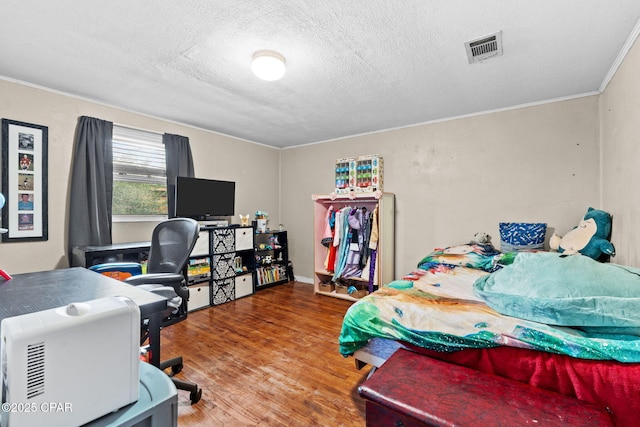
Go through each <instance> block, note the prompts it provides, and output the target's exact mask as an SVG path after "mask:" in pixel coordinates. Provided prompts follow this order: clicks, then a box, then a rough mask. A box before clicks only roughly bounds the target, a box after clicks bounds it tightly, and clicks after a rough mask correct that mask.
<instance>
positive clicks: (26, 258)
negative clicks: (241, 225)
mask: <svg viewBox="0 0 640 427" xmlns="http://www.w3.org/2000/svg"><path fill="white" fill-rule="evenodd" d="M0 94H1V96H0V117H2V118H6V119H11V120H18V121H22V122H27V123H34V124H38V125H42V126H47V127H48V130H49V145H48V148H49V174H48V183H49V185H48V191H49V209H48V214H49V221H48V224H49V239H48V240H47V241H43V242H24V243H23V242H11V243H0V268H3V269H5V270H7V271H8V272H9V273H10V274H17V273H24V272H31V271H40V270H50V269H55V268H65V267H67V266H68V262H67V249H66V248H67V243H66V242H67V227H68V224H67V223H68V218H67V208H68V206H69V203H73V201H70V200H69V191H68V189H69V182H70V179H71V177H70V168H71V159H72V153H73V151H72V149H73V141H74V132H75V128H76V124H77V121H78V117H80V116H92V117H98V118H101V119H104V120H110V121H113V122H115V123H119V124H123V125H127V126H133V127H138V128H142V129H148V130H154V131H157V132H167V133H174V134H179V135H184V136H187V137H189V139H190V143H191V149H192V152H193V157H194V164H195V171H196V176H197V177H199V178H212V179H224V180H230V181H236V213H242V214H245V213H247V214H251V216H253V213H255V211H256V210H266V211H267V212H269V213H270V214H271V221H272V222H274V223H275V224H278V222H279V211H278V209H279V203H278V201H279V200H278V199H279V181H278V180H279V150H278V149H274V148H269V147H265V146H261V145H257V144H253V143H249V142H245V141H241V140H238V139H234V138H230V137H226V136H222V135H219V134H215V133H212V132H206V131H202V130H198V129H194V128H191V127H188V126H181V125H178V124H174V123H170V122H166V121H162V120H158V119H154V118H150V117H147V116H143V115H139V114H134V113H131V112H127V111H123V110H119V109H116V108H111V107H107V106H104V105H100V104H96V103H92V102H87V101H84V100H80V99H77V98H73V97H69V96H64V95H61V94H58V93H54V92H50V91H46V90H41V89H37V88H33V87H29V86H25V85H22V84H18V83H14V82H8V81H3V80H0ZM236 220H237V217H236ZM236 222H239V221H236ZM154 225H155V223H128V224H123V223H114V230H113V241H114V243H122V242H135V241H143V240H149V238H150V236H151V230H152V229H153V226H154Z"/></svg>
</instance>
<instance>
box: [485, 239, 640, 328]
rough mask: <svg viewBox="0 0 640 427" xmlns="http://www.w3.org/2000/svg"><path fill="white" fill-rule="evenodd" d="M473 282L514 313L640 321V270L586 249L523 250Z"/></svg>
mask: <svg viewBox="0 0 640 427" xmlns="http://www.w3.org/2000/svg"><path fill="white" fill-rule="evenodd" d="M473 286H474V291H475V293H476V295H477V296H479V297H480V298H482V299H483V300H484V301H485V302H486V303H487V305H488V306H489V307H491V308H493V309H494V310H496V311H497V312H499V313H502V314H506V315H508V316H512V317H518V318H521V319H526V320H532V321H535V322H539V323H547V324H551V325H559V326H575V327H610V328H619V327H626V328H629V327H639V326H640V270H639V269H635V268H631V267H624V266H621V265H617V264H603V263H599V262H597V261H595V260H593V259H591V258H589V257H587V256H584V255H571V256H566V255H561V254H558V253H555V252H521V253H519V254H518V256H516V257H515V259H514V260H513V263H512V264H511V265H508V266H505V267H504V268H502V269H501V270H499V271H497V272H495V273H493V274H490V275H488V276H485V277H482V278H480V279H478V280H477V281H476V282H475V283H474V285H473Z"/></svg>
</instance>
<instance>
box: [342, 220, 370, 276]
mask: <svg viewBox="0 0 640 427" xmlns="http://www.w3.org/2000/svg"><path fill="white" fill-rule="evenodd" d="M347 222H348V224H349V232H350V234H351V241H350V243H349V247H348V252H347V257H346V262H345V266H344V269H343V270H342V273H341V276H342V277H343V278H345V279H347V278H350V277H360V275H361V274H362V267H360V258H361V255H362V250H363V248H364V245H363V242H364V233H363V231H364V219H363V213H362V210H361V209H352V210H351V211H350V212H349V218H348V219H347Z"/></svg>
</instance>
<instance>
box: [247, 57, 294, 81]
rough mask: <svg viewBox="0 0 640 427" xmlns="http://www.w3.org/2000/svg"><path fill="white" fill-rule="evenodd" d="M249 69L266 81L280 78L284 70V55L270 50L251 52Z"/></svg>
mask: <svg viewBox="0 0 640 427" xmlns="http://www.w3.org/2000/svg"><path fill="white" fill-rule="evenodd" d="M251 71H253V74H255V75H256V76H257V77H258V78H259V79H262V80H266V81H268V82H272V81H275V80H280V79H281V78H282V76H284V73H285V71H286V70H285V60H284V57H283V56H282V55H280V54H279V53H278V52H274V51H272V50H259V51H257V52H256V53H254V54H253V61H251Z"/></svg>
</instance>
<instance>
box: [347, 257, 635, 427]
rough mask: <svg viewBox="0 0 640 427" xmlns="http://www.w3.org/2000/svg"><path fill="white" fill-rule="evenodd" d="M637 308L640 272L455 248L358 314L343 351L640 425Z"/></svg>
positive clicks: (350, 321) (351, 318) (365, 302)
mask: <svg viewBox="0 0 640 427" xmlns="http://www.w3.org/2000/svg"><path fill="white" fill-rule="evenodd" d="M636 295H637V297H636ZM638 308H640V270H636V269H632V268H628V267H623V266H618V265H615V264H603V263H598V262H596V261H594V260H591V259H590V258H588V257H585V256H582V255H576V256H569V257H565V256H562V255H560V254H557V253H547V252H522V253H509V254H502V253H499V252H498V251H495V250H494V249H493V248H492V247H490V246H482V245H460V246H452V247H449V248H446V249H441V250H436V251H434V252H432V253H431V254H429V255H428V256H426V257H425V258H423V259H422V260H421V261H420V262H419V263H418V268H417V269H416V270H415V271H413V272H411V273H410V274H408V275H407V276H405V277H404V278H402V279H401V280H396V281H394V282H391V283H389V284H388V285H386V286H384V287H382V288H380V289H379V290H377V291H376V292H374V293H372V294H369V295H367V296H365V297H363V298H362V299H360V300H359V301H357V302H356V303H354V304H353V305H352V306H351V307H350V308H349V310H348V311H347V313H346V314H345V317H344V320H343V325H342V330H341V334H340V337H339V346H340V352H341V353H342V354H343V355H344V356H351V355H354V353H356V354H359V355H368V356H371V358H369V359H367V358H366V357H362V359H363V360H362V361H367V362H370V363H371V362H372V361H373V364H374V365H376V364H380V363H383V362H384V359H385V358H387V357H388V356H389V355H390V354H392V353H393V351H394V350H395V349H396V348H398V347H399V346H402V347H405V348H408V349H409V350H412V351H415V352H419V353H421V354H423V355H425V356H427V357H432V358H437V359H440V360H443V361H447V362H450V363H455V364H459V365H463V366H467V367H471V368H474V369H478V370H480V371H483V372H488V373H493V374H497V375H500V376H503V377H506V378H511V379H515V380H518V381H521V382H525V383H528V384H531V385H533V386H536V387H540V388H544V389H548V390H552V391H556V392H559V393H562V394H564V395H568V396H573V397H577V398H578V399H581V400H584V401H587V402H591V403H595V404H598V405H601V406H604V407H606V408H608V409H609V411H610V412H611V414H612V419H613V420H614V421H615V422H616V425H624V426H629V425H640V419H639V417H638V416H637V414H638V413H640V412H639V411H640V399H638V396H640V338H639V335H640V328H638V326H640V310H638ZM385 343H386V344H385Z"/></svg>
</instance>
